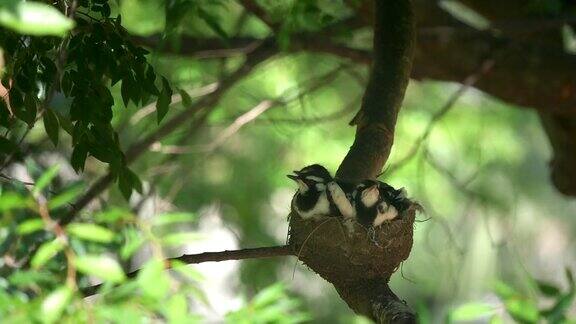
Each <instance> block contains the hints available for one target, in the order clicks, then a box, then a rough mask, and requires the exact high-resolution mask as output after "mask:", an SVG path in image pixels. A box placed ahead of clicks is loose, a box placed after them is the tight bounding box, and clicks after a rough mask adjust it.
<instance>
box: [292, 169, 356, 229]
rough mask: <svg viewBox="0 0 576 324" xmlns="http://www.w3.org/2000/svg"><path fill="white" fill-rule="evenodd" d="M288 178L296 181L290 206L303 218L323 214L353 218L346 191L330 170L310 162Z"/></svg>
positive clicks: (314, 217) (354, 212)
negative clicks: (295, 189)
mask: <svg viewBox="0 0 576 324" xmlns="http://www.w3.org/2000/svg"><path fill="white" fill-rule="evenodd" d="M288 178H290V179H292V180H294V181H296V183H297V184H298V191H297V192H296V195H295V196H294V198H293V199H292V207H293V208H294V210H295V211H296V212H297V213H298V214H299V215H300V217H302V218H303V219H316V220H317V219H319V218H321V217H323V216H343V217H345V218H354V217H355V214H356V210H355V209H354V207H353V206H352V203H351V202H350V200H349V199H348V198H347V195H346V192H344V190H342V188H341V187H340V185H339V184H338V183H337V182H336V181H335V180H334V178H332V176H331V175H330V172H328V170H326V168H325V167H323V166H321V165H319V164H312V165H309V166H307V167H304V168H303V169H302V170H300V171H294V175H292V174H290V175H288Z"/></svg>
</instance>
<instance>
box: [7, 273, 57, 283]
mask: <svg viewBox="0 0 576 324" xmlns="http://www.w3.org/2000/svg"><path fill="white" fill-rule="evenodd" d="M8 280H9V281H10V283H11V284H13V285H16V286H19V287H32V286H39V285H42V286H43V285H46V284H52V283H55V282H56V281H57V280H58V277H56V276H55V275H54V274H53V273H51V272H48V271H37V270H22V271H16V272H14V273H13V274H11V275H10V277H9V278H8Z"/></svg>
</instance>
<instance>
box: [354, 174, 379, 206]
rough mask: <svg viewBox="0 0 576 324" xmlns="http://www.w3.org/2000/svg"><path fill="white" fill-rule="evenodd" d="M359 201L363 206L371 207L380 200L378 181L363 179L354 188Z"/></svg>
mask: <svg viewBox="0 0 576 324" xmlns="http://www.w3.org/2000/svg"><path fill="white" fill-rule="evenodd" d="M356 190H357V192H358V196H359V197H360V202H361V203H362V205H364V206H365V207H368V208H370V207H373V206H374V205H376V203H378V202H379V201H380V187H379V183H378V181H374V180H365V181H363V182H362V183H360V184H359V185H358V187H357V188H356Z"/></svg>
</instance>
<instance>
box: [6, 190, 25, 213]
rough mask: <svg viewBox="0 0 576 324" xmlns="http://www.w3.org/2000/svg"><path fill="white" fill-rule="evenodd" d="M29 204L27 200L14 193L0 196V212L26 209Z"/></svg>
mask: <svg viewBox="0 0 576 324" xmlns="http://www.w3.org/2000/svg"><path fill="white" fill-rule="evenodd" d="M30 202H31V200H30V199H29V198H27V197H22V196H20V195H18V194H17V193H15V192H6V193H2V195H1V196H0V212H5V211H9V210H12V209H24V208H28V207H29V206H30Z"/></svg>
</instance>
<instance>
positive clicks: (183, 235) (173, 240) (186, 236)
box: [161, 232, 202, 246]
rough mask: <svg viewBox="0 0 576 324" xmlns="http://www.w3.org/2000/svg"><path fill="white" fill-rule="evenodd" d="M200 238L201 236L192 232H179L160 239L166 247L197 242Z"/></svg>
mask: <svg viewBox="0 0 576 324" xmlns="http://www.w3.org/2000/svg"><path fill="white" fill-rule="evenodd" d="M201 237H202V235H201V234H198V233H192V232H179V233H170V234H167V235H164V236H163V237H162V238H161V241H162V244H164V245H166V246H180V245H184V244H187V243H190V242H193V241H197V240H198V239H200V238H201Z"/></svg>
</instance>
